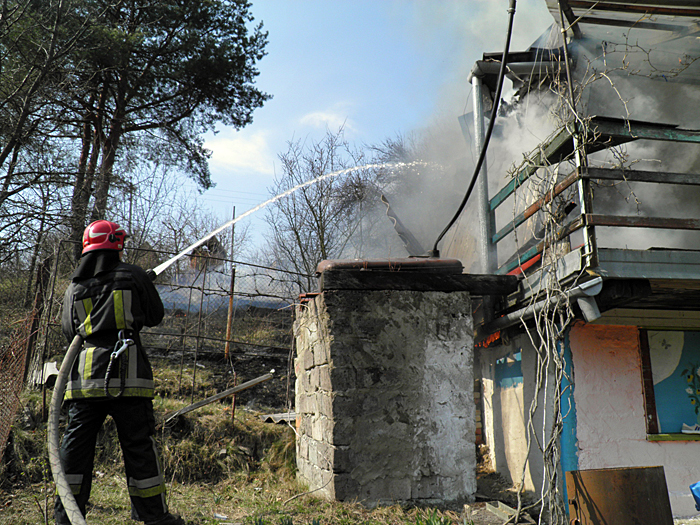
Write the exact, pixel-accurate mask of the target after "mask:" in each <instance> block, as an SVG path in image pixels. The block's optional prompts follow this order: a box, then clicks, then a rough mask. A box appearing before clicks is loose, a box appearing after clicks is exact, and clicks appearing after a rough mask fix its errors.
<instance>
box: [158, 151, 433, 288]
mask: <svg viewBox="0 0 700 525" xmlns="http://www.w3.org/2000/svg"><path fill="white" fill-rule="evenodd" d="M415 164H424V163H423V162H418V161H416V162H390V163H379V164H365V165H364V166H353V167H352V168H346V169H343V170H338V171H334V172H332V173H326V174H324V175H321V176H319V177H316V178H315V179H312V180H308V181H306V182H302V183H301V184H297V185H296V186H294V187H293V188H290V189H288V190H287V191H284V192H282V193H280V194H279V195H275V196H274V197H272V198H271V199H268V200H266V201H265V202H263V203H261V204H258V205H257V206H255V207H254V208H251V209H250V210H248V211H247V212H245V213H242V214H241V215H239V216H238V217H236V218H235V219H231V220H230V221H228V222H226V223H224V224H222V225H221V226H219V227H218V228H216V229H214V230H212V231H210V232H209V233H207V234H206V235H205V236H204V237H202V238H201V239H199V240H197V241H195V242H193V243H192V244H190V245H189V246H188V247H187V248H185V249H184V250H182V251H181V252H180V253H178V254H177V255H176V256H174V257H173V258H171V259H169V260H167V261H165V262H164V263H162V264H159V265H158V266H156V267H155V268H153V271H154V272H155V274H156V275H160V274H161V273H163V271H164V270H165V269H167V268H168V267H169V266H170V265H172V264H173V263H174V262H176V261H178V260H180V259H182V258H183V257H184V256H185V255H187V254H188V253H189V252H191V251H192V250H194V249H195V248H198V247H199V246H201V245H202V244H204V243H205V242H207V241H208V240H209V239H211V238H212V237H214V235H216V234H217V233H219V232H222V231H223V230H225V229H226V228H228V227H230V226H233V225H234V224H236V223H237V222H238V221H240V220H241V219H245V218H246V217H247V216H248V215H251V214H253V213H255V212H256V211H258V210H261V209H262V208H264V207H266V206H268V205H270V204H272V203H273V202H276V201H278V200H280V199H282V198H284V197H286V196H287V195H290V194H292V193H294V192H295V191H297V190H299V189H301V188H305V187H306V186H310V185H311V184H316V183H317V182H321V181H322V180H326V179H330V178H333V177H338V176H340V175H347V174H348V173H352V172H353V171H357V170H363V169H377V168H401V167H407V166H412V165H415Z"/></svg>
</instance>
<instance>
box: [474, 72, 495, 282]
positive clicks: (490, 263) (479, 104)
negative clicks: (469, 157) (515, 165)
mask: <svg viewBox="0 0 700 525" xmlns="http://www.w3.org/2000/svg"><path fill="white" fill-rule="evenodd" d="M471 83H472V87H473V88H474V95H473V97H472V98H473V99H474V143H475V144H474V145H475V151H481V148H483V146H484V104H483V100H484V99H483V89H484V86H483V83H482V81H481V77H478V76H472V79H471ZM486 162H487V161H486V159H485V158H484V162H483V163H482V164H481V171H480V172H479V173H478V174H477V177H478V178H477V182H476V184H477V186H476V190H477V192H478V201H477V202H478V210H479V244H480V245H481V254H480V263H481V273H483V274H487V275H488V274H492V273H493V272H494V271H495V269H496V268H495V264H494V261H495V245H494V244H493V243H492V242H491V235H490V234H491V212H490V210H489V183H488V170H487V168H486Z"/></svg>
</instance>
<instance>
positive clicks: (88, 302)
mask: <svg viewBox="0 0 700 525" xmlns="http://www.w3.org/2000/svg"><path fill="white" fill-rule="evenodd" d="M162 319H163V303H162V302H161V300H160V296H159V295H158V292H157V290H156V289H155V286H153V283H152V282H151V280H150V278H149V277H148V276H147V275H146V272H145V271H144V270H143V269H142V268H140V267H138V266H134V265H130V264H125V263H121V262H120V263H118V264H117V265H116V266H115V267H114V268H112V269H111V270H109V271H104V272H102V273H98V274H97V275H94V276H92V277H87V278H83V279H74V280H73V282H71V284H70V285H69V286H68V289H67V290H66V295H65V298H64V303H63V316H62V327H63V331H64V333H65V334H66V337H67V338H68V339H69V340H72V338H73V337H74V336H75V335H76V334H79V335H80V336H81V337H82V338H83V340H84V341H85V342H84V344H83V349H82V350H81V352H80V354H79V356H78V359H76V362H75V364H74V365H73V369H72V370H71V376H70V379H69V382H68V384H67V387H66V394H65V399H85V398H103V397H105V392H104V383H105V377H106V375H107V367H108V365H109V361H110V356H111V355H112V352H113V351H114V349H115V344H116V343H117V340H118V338H119V336H118V334H119V332H120V331H122V330H124V332H125V334H126V336H127V337H129V338H132V339H134V341H135V344H133V345H131V346H130V347H129V348H128V350H127V351H125V352H124V353H122V354H121V356H120V357H119V359H118V360H116V362H115V363H114V364H113V365H112V369H111V375H110V383H109V388H110V393H111V394H112V395H116V394H118V393H119V390H120V387H121V373H122V362H123V360H126V380H125V384H124V387H125V388H124V393H123V394H122V395H123V396H127V397H151V398H152V397H153V372H152V370H151V365H150V362H149V360H148V356H147V355H146V352H145V350H144V349H143V347H142V345H141V340H140V337H139V331H140V330H141V328H143V327H144V326H155V325H157V324H158V323H160V321H161V320H162Z"/></svg>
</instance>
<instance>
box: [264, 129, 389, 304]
mask: <svg viewBox="0 0 700 525" xmlns="http://www.w3.org/2000/svg"><path fill="white" fill-rule="evenodd" d="M288 146H289V147H288V150H287V151H286V152H285V153H282V154H280V155H279V159H280V161H281V163H282V173H281V174H280V175H279V176H278V177H277V178H276V179H275V183H274V185H273V187H272V188H271V190H270V191H271V193H272V195H279V194H282V193H284V192H286V191H288V190H291V189H292V188H294V187H296V186H300V185H301V187H299V188H298V189H297V190H296V191H294V192H292V193H290V194H289V195H287V196H286V197H283V198H281V199H279V200H277V201H276V202H275V203H274V204H273V205H271V206H269V207H268V208H267V210H266V214H265V221H266V222H267V224H268V226H269V231H268V233H267V240H268V246H267V248H266V251H265V254H264V256H265V258H266V263H267V264H269V265H270V266H275V267H278V268H280V269H283V270H288V271H293V272H297V273H298V274H299V277H298V279H297V283H296V284H297V285H298V287H299V289H300V290H299V291H309V290H311V289H313V287H314V279H313V275H314V273H315V271H316V265H317V264H318V262H319V261H321V260H323V259H330V258H338V257H342V256H355V255H356V254H355V253H353V252H351V249H352V248H354V245H353V242H352V241H353V237H354V236H355V235H356V234H357V233H358V229H359V228H360V225H361V223H362V221H361V218H362V216H363V214H364V213H365V211H366V208H363V206H364V205H365V204H366V203H367V202H368V197H369V196H370V195H372V196H373V199H369V200H375V201H378V195H377V190H376V184H375V182H376V178H377V172H376V171H375V170H374V169H373V168H370V167H364V166H363V165H364V164H365V163H366V162H365V155H364V153H362V152H361V151H358V150H357V149H353V148H352V147H351V146H350V145H349V144H348V143H347V142H346V141H345V140H344V138H343V129H342V128H341V129H340V130H339V131H338V132H337V133H332V132H330V131H327V132H326V135H325V137H324V138H323V139H322V140H320V141H318V142H311V143H308V144H307V143H305V142H302V141H290V142H289V143H288ZM311 181H315V182H313V183H311ZM306 183H308V185H304V184H306Z"/></svg>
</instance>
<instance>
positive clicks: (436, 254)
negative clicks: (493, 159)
mask: <svg viewBox="0 0 700 525" xmlns="http://www.w3.org/2000/svg"><path fill="white" fill-rule="evenodd" d="M515 1H516V0H510V5H509V7H508V31H507V33H506V45H505V48H504V49H503V58H502V59H501V69H500V71H499V72H498V84H497V86H496V94H495V97H494V102H493V107H492V108H491V119H490V120H489V126H488V128H487V130H486V136H485V137H484V143H483V145H482V146H481V153H480V155H479V160H478V161H477V163H476V167H475V168H474V175H472V180H471V182H470V183H469V188H467V193H466V194H465V195H464V199H462V203H461V204H460V205H459V208H458V209H457V212H456V213H455V215H454V217H452V220H451V221H450V222H449V223H448V224H447V226H445V229H444V230H442V233H440V235H438V238H437V240H436V241H435V245H434V246H433V249H432V250H431V251H430V252H429V255H430V257H440V251H439V250H438V244H439V243H440V241H441V240H442V238H443V237H444V236H445V234H446V233H447V232H448V231H449V229H450V228H452V226H453V225H454V223H455V222H457V219H458V218H459V216H460V215H461V213H462V210H463V209H464V207H465V206H466V204H467V201H468V200H469V196H470V195H471V194H472V191H473V190H474V185H475V184H476V180H477V178H478V176H479V172H480V171H481V166H482V164H483V163H484V159H485V158H486V151H487V149H488V146H489V141H490V140H491V133H492V132H493V126H494V122H495V121H496V115H497V114H498V103H499V101H500V100H501V90H502V88H503V78H504V77H505V73H506V63H507V61H508V51H509V49H510V38H511V36H512V34H513V18H514V17H515ZM475 96H477V95H475Z"/></svg>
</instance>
